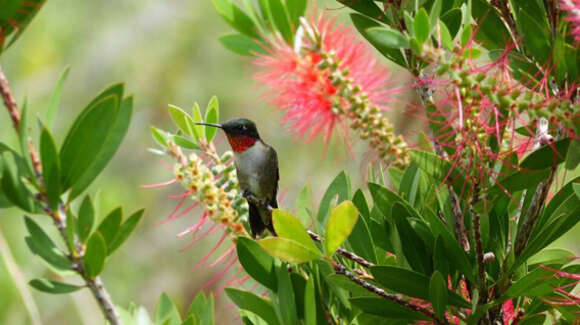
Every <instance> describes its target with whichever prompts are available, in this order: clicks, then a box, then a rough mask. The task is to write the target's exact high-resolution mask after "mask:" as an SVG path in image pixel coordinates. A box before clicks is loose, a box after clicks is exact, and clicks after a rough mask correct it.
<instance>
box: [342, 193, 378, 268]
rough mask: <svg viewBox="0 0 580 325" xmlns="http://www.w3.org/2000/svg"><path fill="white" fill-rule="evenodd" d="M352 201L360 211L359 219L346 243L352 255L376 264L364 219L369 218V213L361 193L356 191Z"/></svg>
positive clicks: (372, 244) (369, 234)
mask: <svg viewBox="0 0 580 325" xmlns="http://www.w3.org/2000/svg"><path fill="white" fill-rule="evenodd" d="M352 200H353V203H354V204H355V205H356V207H357V209H358V210H359V211H360V214H361V218H358V221H357V222H356V225H355V227H354V229H353V230H352V233H351V234H350V236H349V237H348V243H349V245H350V247H352V251H353V252H354V253H356V254H358V255H359V256H361V257H363V258H364V259H366V260H367V261H370V262H372V263H376V262H377V256H376V253H375V243H374V242H373V237H372V236H371V231H370V229H369V225H368V223H367V221H366V219H368V218H370V216H369V214H370V212H369V211H368V207H367V206H366V201H365V198H364V195H363V194H362V191H361V190H357V192H356V193H355V195H354V197H353V199H352ZM365 214H366V217H365Z"/></svg>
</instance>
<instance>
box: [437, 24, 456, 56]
mask: <svg viewBox="0 0 580 325" xmlns="http://www.w3.org/2000/svg"><path fill="white" fill-rule="evenodd" d="M437 24H438V26H439V37H440V38H439V39H438V40H437V41H441V45H443V47H445V48H446V49H447V50H449V51H451V50H453V37H452V36H451V32H450V31H449V29H448V28H447V26H446V25H445V23H444V22H442V21H441V20H439V21H437Z"/></svg>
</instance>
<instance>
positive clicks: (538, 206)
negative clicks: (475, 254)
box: [514, 167, 556, 257]
mask: <svg viewBox="0 0 580 325" xmlns="http://www.w3.org/2000/svg"><path fill="white" fill-rule="evenodd" d="M555 175H556V167H553V168H552V169H551V170H550V174H549V175H548V178H547V179H546V180H545V181H543V182H542V183H540V185H539V186H538V188H537V190H536V193H534V197H533V198H532V202H531V203H530V207H529V208H528V212H527V213H526V215H525V217H524V220H523V221H522V227H521V231H520V232H518V235H517V236H516V242H515V251H514V253H515V255H516V257H517V256H519V255H520V254H521V253H522V251H523V250H524V248H525V247H526V245H527V243H528V240H529V239H530V236H531V235H532V230H534V226H535V225H536V222H537V221H538V218H539V216H540V212H541V211H542V207H543V206H544V202H546V198H547V197H548V192H549V191H550V187H551V186H552V182H553V181H554V176H555Z"/></svg>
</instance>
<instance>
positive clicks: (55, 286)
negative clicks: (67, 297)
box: [28, 279, 83, 294]
mask: <svg viewBox="0 0 580 325" xmlns="http://www.w3.org/2000/svg"><path fill="white" fill-rule="evenodd" d="M28 284H29V285H30V286H31V287H33V288H34V289H36V290H38V291H42V292H46V293H52V294H59V293H71V292H75V291H77V290H79V289H82V288H83V287H81V286H76V285H72V284H68V283H62V282H57V281H52V280H48V279H34V280H32V281H30V282H28Z"/></svg>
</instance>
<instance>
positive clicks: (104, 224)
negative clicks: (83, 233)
mask: <svg viewBox="0 0 580 325" xmlns="http://www.w3.org/2000/svg"><path fill="white" fill-rule="evenodd" d="M121 220H123V209H122V208H121V207H118V208H116V209H115V210H113V211H111V212H110V213H109V214H108V215H107V216H106V217H105V219H103V221H101V223H100V224H99V228H97V230H98V232H100V233H101V235H102V236H103V239H104V240H105V243H107V246H109V245H111V244H112V242H113V239H115V237H116V236H117V234H118V233H119V229H120V228H121ZM109 249H110V248H109Z"/></svg>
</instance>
